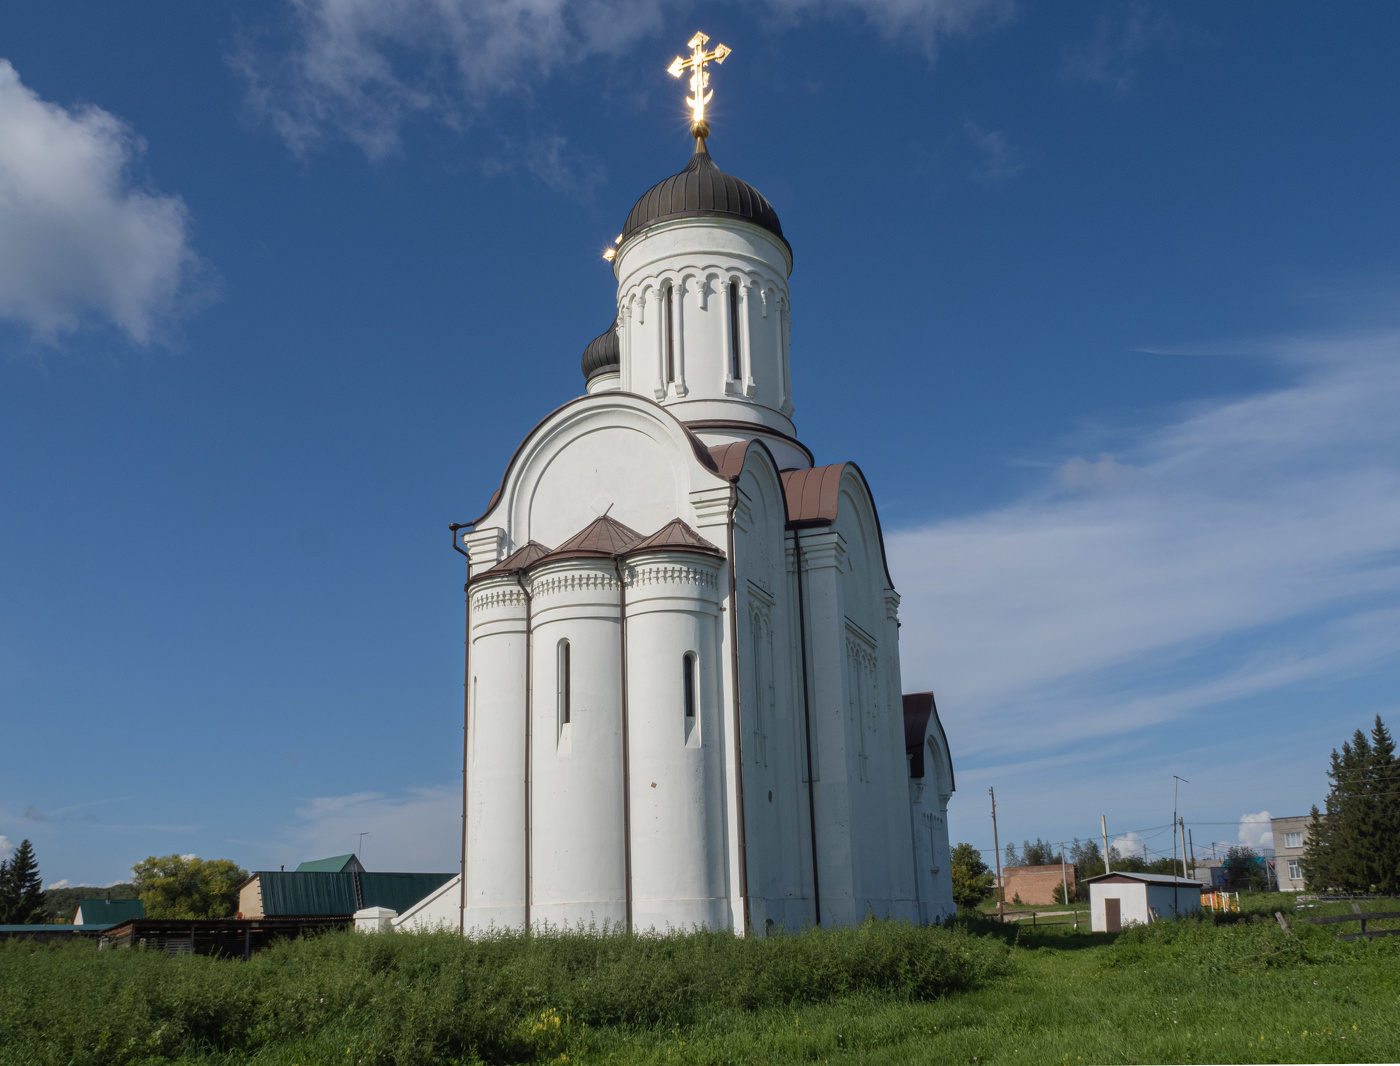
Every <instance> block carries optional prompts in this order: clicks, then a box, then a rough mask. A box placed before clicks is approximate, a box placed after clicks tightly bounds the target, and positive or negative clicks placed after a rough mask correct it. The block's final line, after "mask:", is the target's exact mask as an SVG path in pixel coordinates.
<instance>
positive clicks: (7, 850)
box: [0, 836, 15, 859]
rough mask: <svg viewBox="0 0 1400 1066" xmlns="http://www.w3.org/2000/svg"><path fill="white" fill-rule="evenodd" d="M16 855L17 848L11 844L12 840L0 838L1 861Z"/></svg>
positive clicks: (4, 837) (5, 837)
mask: <svg viewBox="0 0 1400 1066" xmlns="http://www.w3.org/2000/svg"><path fill="white" fill-rule="evenodd" d="M14 853H15V846H14V845H13V844H11V843H10V838H9V837H7V836H0V859H8V858H9V857H10V856H11V855H13V854H14Z"/></svg>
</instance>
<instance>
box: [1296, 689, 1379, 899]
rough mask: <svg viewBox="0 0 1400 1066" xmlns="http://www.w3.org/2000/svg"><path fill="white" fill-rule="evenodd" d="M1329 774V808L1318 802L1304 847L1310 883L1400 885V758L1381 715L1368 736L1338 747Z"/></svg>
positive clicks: (1344, 887) (1347, 887)
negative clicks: (1339, 749)
mask: <svg viewBox="0 0 1400 1066" xmlns="http://www.w3.org/2000/svg"><path fill="white" fill-rule="evenodd" d="M1327 777H1328V779H1329V781H1330V782H1331V788H1330V789H1329V791H1328V793H1327V799H1326V800H1325V804H1326V811H1325V812H1320V811H1318V809H1317V807H1316V806H1314V807H1313V809H1312V824H1311V825H1310V826H1309V831H1308V842H1307V847H1306V850H1305V851H1304V852H1303V875H1304V877H1305V878H1306V879H1307V882H1308V885H1309V887H1310V888H1314V889H1322V890H1326V889H1329V888H1332V889H1339V890H1341V891H1345V892H1368V891H1376V892H1386V893H1393V892H1396V891H1398V890H1400V761H1397V759H1396V756H1395V741H1394V739H1393V738H1392V737H1391V735H1390V731H1389V730H1388V729H1386V726H1385V723H1384V722H1383V721H1381V717H1380V715H1376V723H1375V726H1374V727H1373V728H1372V729H1371V735H1370V736H1369V737H1368V736H1367V735H1366V734H1365V733H1363V732H1362V731H1361V730H1359V729H1358V730H1357V731H1356V732H1355V733H1354V734H1353V735H1352V738H1351V740H1350V741H1349V742H1348V743H1344V744H1343V745H1342V750H1341V751H1340V752H1338V751H1337V750H1336V749H1333V751H1332V765H1331V767H1330V768H1329V769H1328V771H1327Z"/></svg>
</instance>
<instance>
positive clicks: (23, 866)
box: [0, 838, 49, 925]
mask: <svg viewBox="0 0 1400 1066" xmlns="http://www.w3.org/2000/svg"><path fill="white" fill-rule="evenodd" d="M48 920H49V917H48V915H47V914H45V913H44V884H43V878H42V877H40V876H39V860H38V859H36V858H35V857H34V845H33V844H31V843H30V842H29V840H28V838H26V839H24V840H21V841H20V842H19V847H18V848H16V849H15V853H14V855H13V856H12V857H11V858H10V861H9V862H0V925H39V924H42V923H46V922H48Z"/></svg>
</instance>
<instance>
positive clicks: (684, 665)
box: [681, 652, 695, 721]
mask: <svg viewBox="0 0 1400 1066" xmlns="http://www.w3.org/2000/svg"><path fill="white" fill-rule="evenodd" d="M681 691H682V693H684V699H685V717H686V720H687V721H694V719H695V655H694V653H693V652H686V653H685V654H684V655H682V656H681Z"/></svg>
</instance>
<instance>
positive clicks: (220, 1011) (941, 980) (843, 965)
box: [0, 920, 1010, 1066]
mask: <svg viewBox="0 0 1400 1066" xmlns="http://www.w3.org/2000/svg"><path fill="white" fill-rule="evenodd" d="M1009 967H1010V957H1009V951H1008V949H1007V948H1006V946H1005V945H1003V944H1001V943H998V942H996V941H993V940H989V939H986V938H981V937H975V936H971V935H969V934H968V933H966V932H963V931H960V930H956V929H939V928H917V927H911V926H909V925H904V924H901V923H895V922H882V921H875V920H870V921H867V922H865V923H863V924H862V925H860V926H858V927H855V928H850V929H832V930H810V931H807V932H803V933H801V934H796V935H792V936H778V937H773V938H769V939H762V938H756V937H750V938H740V937H735V936H733V935H731V934H729V933H725V932H695V933H687V934H670V935H666V936H634V935H627V934H623V933H617V932H611V931H606V930H605V931H596V930H589V931H574V932H567V933H563V932H561V933H546V934H538V933H537V934H535V935H533V936H530V937H526V936H523V935H520V934H512V933H502V934H499V935H495V936H490V937H485V938H482V939H476V940H464V939H462V938H460V937H458V936H455V935H453V934H451V933H439V934H383V935H377V936H364V935H358V934H354V933H334V934H329V935H326V936H322V937H318V938H314V939H307V940H299V941H283V942H280V943H278V944H275V945H273V946H272V947H271V948H269V949H268V950H267V951H265V952H263V953H262V954H260V955H258V956H255V957H254V958H253V959H252V960H251V961H250V962H248V963H243V962H240V961H235V960H224V959H212V958H204V957H198V956H183V957H176V958H166V957H164V956H163V955H158V954H156V953H154V952H147V951H142V950H121V951H111V952H104V953H102V954H100V955H98V954H95V953H94V952H93V950H92V946H91V945H90V944H59V945H52V946H35V945H33V944H30V943H27V942H23V941H14V942H9V943H6V944H0V987H3V988H5V989H7V990H10V991H9V992H7V997H6V1002H4V1004H3V1005H0V1062H10V1061H13V1062H25V1063H44V1064H47V1063H54V1064H57V1063H65V1064H66V1063H72V1064H74V1066H84V1064H89V1063H91V1064H97V1063H103V1064H107V1063H113V1064H122V1063H136V1062H147V1061H166V1060H170V1059H175V1058H178V1057H179V1056H181V1055H182V1054H185V1055H188V1054H195V1053H199V1052H202V1051H214V1052H252V1051H255V1050H257V1049H259V1048H261V1047H265V1046H268V1045H271V1044H296V1043H297V1042H316V1041H320V1040H327V1041H329V1040H331V1039H334V1040H336V1041H338V1042H339V1041H343V1042H344V1046H350V1047H354V1048H355V1049H356V1052H357V1055H356V1057H357V1058H358V1059H360V1060H362V1061H364V1062H385V1063H403V1064H416V1063H429V1062H444V1061H446V1062H453V1061H462V1060H467V1059H470V1058H472V1057H478V1058H480V1059H482V1060H484V1061H487V1062H516V1061H534V1060H540V1059H557V1058H558V1056H559V1055H560V1054H563V1053H564V1051H565V1049H567V1048H570V1047H575V1046H579V1045H581V1044H582V1043H583V1042H586V1039H587V1035H586V1034H587V1032H588V1030H589V1029H590V1028H597V1027H600V1026H615V1025H621V1026H668V1027H669V1026H675V1025H688V1024H691V1023H693V1022H695V1021H697V1020H699V1019H701V1018H702V1017H704V1016H705V1015H706V1014H708V1013H712V1012H715V1011H720V1010H725V1009H732V1008H742V1009H761V1008H764V1007H773V1006H787V1005H795V1004H806V1003H819V1002H823V1001H827V1000H831V999H835V998H838V997H843V996H851V995H866V996H871V995H873V996H882V997H886V998H892V999H896V1000H905V1001H918V1000H929V999H934V998H937V997H939V996H943V995H946V994H948V993H950V992H954V991H959V990H962V989H968V988H972V987H974V986H976V985H978V984H981V983H983V982H985V981H987V980H989V979H991V978H994V977H996V976H999V975H1002V974H1005V973H1007V972H1009ZM75 1004H81V1009H74V1008H75ZM327 1046H328V1045H327Z"/></svg>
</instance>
